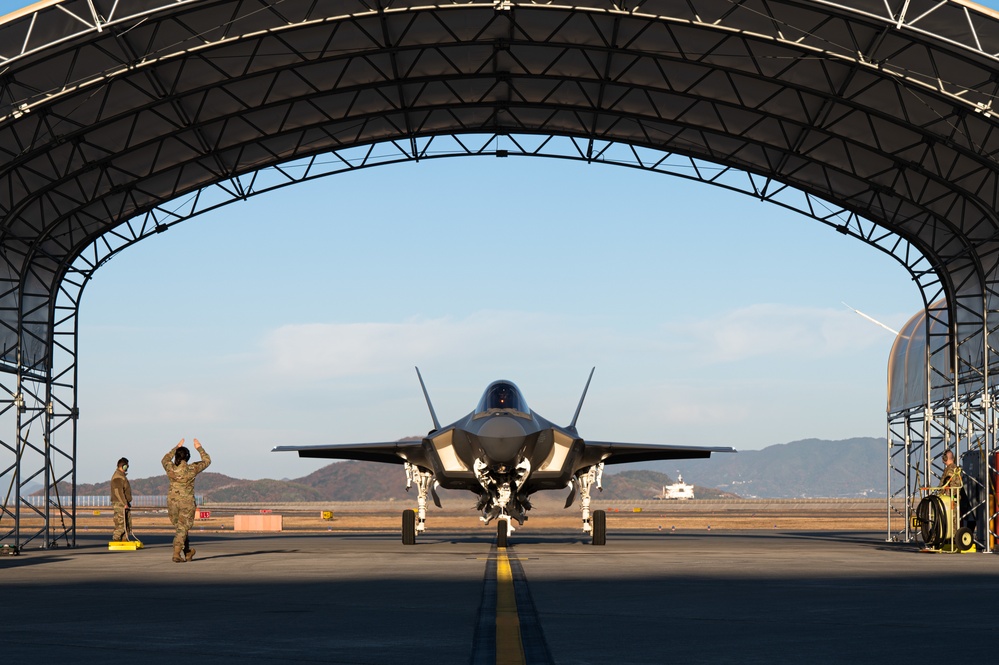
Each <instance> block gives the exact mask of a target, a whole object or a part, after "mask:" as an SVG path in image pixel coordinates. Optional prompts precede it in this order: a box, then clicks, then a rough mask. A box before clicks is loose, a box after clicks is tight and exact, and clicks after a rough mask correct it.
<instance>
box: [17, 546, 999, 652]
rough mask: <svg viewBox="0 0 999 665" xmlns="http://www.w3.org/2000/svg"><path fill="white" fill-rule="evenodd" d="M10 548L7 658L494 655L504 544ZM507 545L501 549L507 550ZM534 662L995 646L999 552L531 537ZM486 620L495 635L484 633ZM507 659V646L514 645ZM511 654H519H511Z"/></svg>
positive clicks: (527, 567)
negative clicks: (182, 556) (181, 558)
mask: <svg viewBox="0 0 999 665" xmlns="http://www.w3.org/2000/svg"><path fill="white" fill-rule="evenodd" d="M192 535H193V536H194V538H193V539H192V540H193V543H192V544H193V545H194V546H195V547H196V548H197V550H198V553H197V555H196V557H195V560H194V561H192V562H190V563H184V564H177V563H174V562H172V561H171V548H170V544H169V543H170V538H169V536H167V535H162V534H159V535H151V536H147V537H145V538H144V541H145V543H146V548H145V549H143V550H139V551H136V552H109V551H108V550H107V540H106V538H107V537H106V536H104V537H94V536H93V535H89V534H88V535H81V537H79V538H78V540H77V547H76V548H61V549H51V550H31V549H28V550H26V551H25V552H24V553H23V554H21V555H20V556H16V557H0V599H2V603H3V610H2V612H3V620H2V624H0V625H2V638H0V659H3V660H4V661H6V662H72V663H103V664H107V665H110V664H112V663H126V662H128V663H143V664H145V663H150V664H158V663H177V662H187V663H214V664H217V665H224V664H225V663H251V664H252V663H265V662H266V663H285V662H288V663H291V662H303V663H350V664H369V663H405V662H409V663H493V662H496V658H497V653H496V647H495V643H494V642H489V641H488V637H489V636H488V634H487V633H488V628H489V626H490V625H491V622H493V621H494V614H490V612H493V613H494V612H495V607H496V604H495V598H493V601H492V604H490V601H489V593H490V592H489V589H490V588H491V589H492V592H491V593H493V594H494V595H495V589H496V583H495V573H494V572H493V578H492V580H493V581H492V586H491V587H490V582H489V579H490V578H489V576H490V570H491V568H490V566H492V567H493V568H492V570H493V571H495V561H496V558H497V549H496V548H495V545H494V540H495V538H490V537H488V536H487V535H486V533H485V532H484V531H482V532H478V533H477V534H469V533H467V532H465V533H433V532H431V533H430V534H428V535H425V536H421V537H420V539H419V541H418V543H417V545H416V546H413V547H404V546H403V545H402V544H401V542H400V539H399V538H398V536H396V535H389V534H367V535H366V534H355V535H345V534H326V533H315V534H302V533H296V534H273V535H262V534H261V535H246V534H232V533H197V532H195V533H193V534H192ZM500 552H502V551H500ZM505 554H506V555H507V556H508V557H509V559H510V561H511V562H512V564H513V567H514V584H515V586H516V587H517V600H516V605H517V611H518V612H519V613H520V625H521V628H522V630H524V631H525V635H527V631H529V630H533V631H534V633H533V639H534V641H535V642H537V641H538V640H540V641H541V644H540V646H539V645H538V644H533V646H531V645H530V644H528V643H527V642H525V652H526V653H525V656H524V657H523V659H522V660H521V661H520V662H527V663H560V664H561V663H565V664H568V663H573V664H588V663H594V664H595V663H615V664H624V663H665V662H679V663H736V662H738V663H772V662H778V661H779V662H785V663H786V662H791V663H799V662H800V663H806V662H807V663H841V662H850V663H885V662H894V661H896V660H900V659H902V658H906V659H909V658H916V659H919V660H924V659H928V660H931V661H932V660H934V659H938V658H947V659H951V658H957V659H959V660H970V661H971V662H989V661H991V660H992V659H993V654H994V652H995V646H994V644H993V642H995V641H996V640H997V639H999V631H997V630H996V629H995V627H994V623H995V620H994V619H993V618H992V616H993V615H994V614H995V611H994V608H993V604H994V603H995V602H996V601H995V599H996V598H999V558H997V557H996V555H993V554H925V553H920V552H919V551H918V549H917V548H916V547H915V546H914V545H906V544H896V543H886V542H884V536H883V534H872V533H845V532H770V531H744V532H722V531H714V532H706V531H705V532H696V533H694V532H686V533H683V532H678V533H676V534H670V533H668V532H650V531H631V532H620V531H611V532H610V533H609V534H608V544H607V546H605V547H593V546H592V545H589V544H588V543H587V542H586V541H584V539H583V538H582V537H581V536H580V535H577V534H575V533H568V532H548V533H538V532H535V533H530V532H529V531H528V530H527V529H524V530H523V531H519V532H517V533H516V534H514V537H513V538H512V539H511V547H509V548H507V549H506V551H505ZM483 627H485V629H486V630H484V628H483ZM499 658H500V661H503V660H504V654H502V653H501V654H499ZM511 662H517V661H516V660H513V661H511Z"/></svg>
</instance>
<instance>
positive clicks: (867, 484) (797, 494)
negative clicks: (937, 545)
mask: <svg viewBox="0 0 999 665" xmlns="http://www.w3.org/2000/svg"><path fill="white" fill-rule="evenodd" d="M733 445H734V446H735V448H737V449H738V444H733ZM886 446H887V443H886V441H885V439H879V438H857V439H846V440H842V441H824V440H821V439H805V440H803V441H793V442H791V443H783V444H779V445H775V446H768V447H767V448H764V449H763V450H745V451H740V452H738V453H736V454H734V455H733V454H728V455H721V454H718V455H712V456H711V458H710V459H706V460H666V461H661V462H646V463H642V464H635V465H630V466H631V468H636V467H640V468H645V469H650V470H655V471H662V472H666V473H677V472H679V473H681V474H682V475H683V480H684V481H685V482H688V483H697V484H700V485H707V486H709V487H717V488H718V489H719V490H724V491H728V492H733V493H735V494H738V495H740V496H742V497H745V498H753V497H760V498H809V497H829V498H862V497H870V498H875V497H884V496H885V468H886V464H887V462H886V455H887V451H886Z"/></svg>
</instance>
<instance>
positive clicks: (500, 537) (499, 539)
mask: <svg viewBox="0 0 999 665" xmlns="http://www.w3.org/2000/svg"><path fill="white" fill-rule="evenodd" d="M507 532H508V528H507V524H506V520H499V521H498V522H496V547H506V536H507Z"/></svg>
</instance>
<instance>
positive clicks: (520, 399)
mask: <svg viewBox="0 0 999 665" xmlns="http://www.w3.org/2000/svg"><path fill="white" fill-rule="evenodd" d="M496 409H502V410H504V411H517V412H519V413H523V414H525V415H530V413H531V409H530V407H528V406H527V401H526V400H525V399H524V396H523V395H522V394H521V393H520V388H518V387H517V386H515V385H513V384H512V383H511V382H509V381H493V382H492V383H490V384H489V386H488V387H487V388H486V392H484V393H483V394H482V399H480V400H479V405H478V406H477V407H475V415H480V414H483V413H488V412H490V411H495V410H496Z"/></svg>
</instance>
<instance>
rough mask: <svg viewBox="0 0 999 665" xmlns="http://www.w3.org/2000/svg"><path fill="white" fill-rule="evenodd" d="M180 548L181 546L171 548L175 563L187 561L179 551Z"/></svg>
mask: <svg viewBox="0 0 999 665" xmlns="http://www.w3.org/2000/svg"><path fill="white" fill-rule="evenodd" d="M182 547H183V545H174V546H173V560H174V561H176V562H177V563H185V562H186V561H187V559H185V558H184V552H183V550H182V549H181V548H182Z"/></svg>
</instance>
